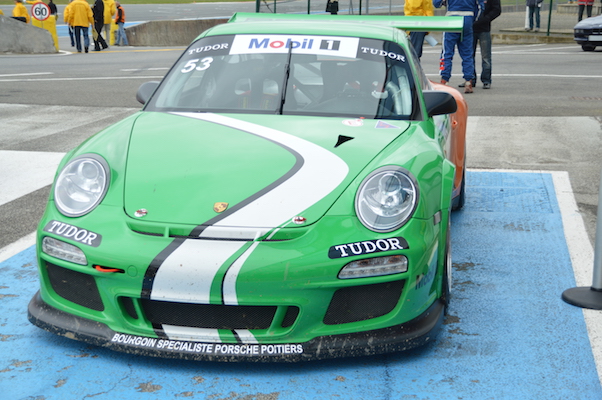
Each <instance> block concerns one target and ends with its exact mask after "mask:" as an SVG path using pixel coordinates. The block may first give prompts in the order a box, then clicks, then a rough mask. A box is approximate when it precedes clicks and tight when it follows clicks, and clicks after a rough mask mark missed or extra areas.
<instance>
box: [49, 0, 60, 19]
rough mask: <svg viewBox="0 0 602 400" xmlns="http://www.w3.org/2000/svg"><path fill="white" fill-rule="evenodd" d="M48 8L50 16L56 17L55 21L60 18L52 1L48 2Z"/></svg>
mask: <svg viewBox="0 0 602 400" xmlns="http://www.w3.org/2000/svg"><path fill="white" fill-rule="evenodd" d="M48 8H50V15H54V18H55V19H58V18H59V12H58V10H57V8H56V4H54V2H53V1H52V0H48Z"/></svg>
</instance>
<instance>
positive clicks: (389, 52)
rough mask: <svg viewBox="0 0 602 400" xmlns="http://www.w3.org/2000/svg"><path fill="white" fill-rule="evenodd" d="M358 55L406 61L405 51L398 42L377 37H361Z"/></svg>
mask: <svg viewBox="0 0 602 400" xmlns="http://www.w3.org/2000/svg"><path fill="white" fill-rule="evenodd" d="M357 57H358V58H363V59H368V60H375V61H380V60H383V59H390V60H392V61H399V62H406V56H405V52H404V51H403V49H402V48H401V47H400V46H399V45H398V44H397V43H393V42H386V41H384V40H376V39H361V40H360V42H359V45H358V49H357Z"/></svg>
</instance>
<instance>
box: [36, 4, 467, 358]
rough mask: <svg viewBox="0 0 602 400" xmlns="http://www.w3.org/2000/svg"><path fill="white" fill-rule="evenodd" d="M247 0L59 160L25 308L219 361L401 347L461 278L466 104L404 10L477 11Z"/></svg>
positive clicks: (77, 326) (138, 343)
mask: <svg viewBox="0 0 602 400" xmlns="http://www.w3.org/2000/svg"><path fill="white" fill-rule="evenodd" d="M335 17H336V19H333V16H330V15H305V16H303V15H301V16H300V15H278V14H236V15H234V16H233V17H232V19H231V20H230V22H229V23H226V24H222V25H218V26H216V27H214V28H211V29H209V30H207V31H205V32H204V33H202V34H201V35H200V36H199V37H198V38H197V39H196V40H195V41H194V42H193V43H192V44H191V45H190V46H189V47H188V48H187V49H186V50H185V51H184V53H183V54H182V55H181V57H180V58H179V60H178V61H177V62H176V63H175V65H174V66H173V67H172V69H171V70H170V71H169V72H168V73H167V75H166V76H165V77H164V78H163V80H162V81H161V82H147V83H145V84H143V85H142V86H141V88H140V89H139V91H138V93H137V98H138V99H139V100H140V101H141V102H142V103H143V104H144V107H143V109H142V110H141V111H140V112H137V113H135V114H134V115H132V116H130V117H128V118H126V119H124V120H123V121H121V122H119V123H117V124H115V125H113V126H111V127H109V128H107V129H105V130H103V131H102V132H100V133H98V134H96V135H95V136H93V137H91V138H90V139H89V140H87V141H85V142H84V143H82V144H81V145H80V146H79V147H77V148H75V149H74V150H72V151H71V152H69V153H68V154H67V155H66V156H65V158H64V159H63V160H62V162H61V164H60V166H59V169H58V172H57V175H56V179H55V181H54V184H53V187H52V190H51V194H50V198H49V201H48V204H47V208H46V211H45V214H44V216H43V218H42V220H41V222H40V224H39V228H38V232H37V258H38V263H39V276H40V283H41V284H40V286H41V287H40V290H39V292H38V293H37V294H36V295H35V296H34V297H33V299H32V300H31V302H30V304H29V308H28V315H29V320H30V321H31V322H32V323H33V324H34V325H37V326H38V327H40V328H43V329H45V330H47V331H50V332H53V333H55V334H58V335H62V336H66V337H68V338H71V339H76V340H81V341H84V342H87V343H91V344H94V345H98V346H104V347H108V348H111V349H114V350H119V351H124V352H129V353H135V354H142V355H151V356H160V357H172V358H181V359H193V360H212V361H303V360H315V359H325V358H333V357H346V356H363V355H373V354H379V353H385V352H393V351H401V350H405V349H409V348H413V347H415V346H420V345H424V344H425V343H428V342H430V341H433V339H434V338H435V337H436V334H437V331H438V330H439V327H440V325H441V323H442V321H443V318H444V314H445V310H446V308H447V305H448V302H449V298H450V283H451V277H450V274H451V256H450V254H451V250H450V233H449V232H450V212H451V210H452V209H459V208H461V207H462V205H463V204H464V198H465V183H464V168H465V161H464V160H465V130H466V118H467V107H466V103H465V102H464V100H463V98H462V95H461V94H460V93H459V92H458V91H456V90H455V89H453V88H451V87H448V86H443V85H440V84H435V83H433V82H430V81H429V80H428V79H427V78H426V77H425V75H424V73H423V70H422V68H421V66H420V63H419V61H418V59H417V57H416V56H415V54H414V52H413V50H412V48H411V45H410V44H409V41H408V39H407V35H406V33H405V31H404V30H428V31H456V32H459V31H461V30H462V21H463V19H462V17H428V18H419V17H389V16H387V17H377V16H374V17H371V16H342V15H339V16H335Z"/></svg>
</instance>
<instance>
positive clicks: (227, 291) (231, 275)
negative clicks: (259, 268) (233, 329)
mask: <svg viewBox="0 0 602 400" xmlns="http://www.w3.org/2000/svg"><path fill="white" fill-rule="evenodd" d="M258 244H259V242H255V243H253V245H251V247H249V248H248V249H247V250H246V251H245V252H244V254H243V255H242V256H240V257H238V259H237V260H236V261H235V262H234V263H233V264H232V265H231V266H230V268H229V269H228V272H227V273H226V276H225V277H224V284H223V297H224V304H227V305H234V306H235V305H238V296H237V295H236V279H237V278H238V274H239V272H240V270H241V268H242V266H243V265H244V263H245V261H247V258H249V256H250V255H251V253H252V252H253V251H254V250H255V248H256V247H257V245H258Z"/></svg>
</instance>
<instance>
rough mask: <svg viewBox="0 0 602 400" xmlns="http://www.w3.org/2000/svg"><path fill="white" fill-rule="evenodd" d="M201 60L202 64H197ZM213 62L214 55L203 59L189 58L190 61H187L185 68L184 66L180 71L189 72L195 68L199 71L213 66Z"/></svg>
mask: <svg viewBox="0 0 602 400" xmlns="http://www.w3.org/2000/svg"><path fill="white" fill-rule="evenodd" d="M199 61H200V62H201V65H197V64H198V63H199ZM212 62H213V57H205V58H203V59H202V60H200V59H198V58H195V59H194V60H188V62H187V63H186V65H184V68H182V70H181V71H180V72H182V73H183V74H187V73H188V72H190V71H192V70H195V69H196V70H197V71H204V70H206V69H207V68H209V67H210V66H211V63H212Z"/></svg>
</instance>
